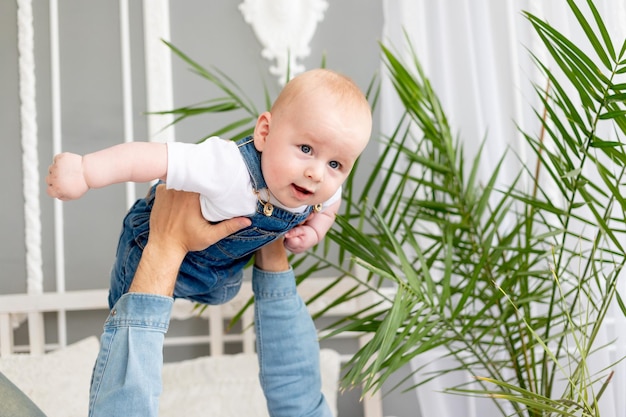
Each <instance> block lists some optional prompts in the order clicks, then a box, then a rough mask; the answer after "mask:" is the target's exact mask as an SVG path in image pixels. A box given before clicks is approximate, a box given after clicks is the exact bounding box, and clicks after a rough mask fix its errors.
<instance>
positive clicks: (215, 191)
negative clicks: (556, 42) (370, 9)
mask: <svg viewBox="0 0 626 417" xmlns="http://www.w3.org/2000/svg"><path fill="white" fill-rule="evenodd" d="M371 127H372V118H371V110H370V107H369V104H368V102H367V100H366V98H365V96H364V95H363V93H362V92H361V90H360V89H359V88H358V86H357V85H356V84H355V83H354V82H353V81H352V80H350V79H349V78H347V77H345V76H343V75H341V74H338V73H336V72H333V71H330V70H326V69H316V70H311V71H307V72H305V73H303V74H301V75H299V76H297V77H295V78H294V79H293V80H291V81H290V82H288V83H287V85H286V86H285V87H284V88H283V90H282V91H281V93H280V95H279V96H278V98H277V99H276V101H275V102H274V104H273V106H272V108H271V110H270V111H269V112H265V113H263V114H261V115H260V116H259V117H258V119H257V121H256V125H255V128H254V134H253V136H251V137H248V138H245V139H242V140H240V141H237V142H233V141H229V140H224V139H220V138H217V137H214V138H210V139H208V140H206V141H204V142H202V143H198V144H194V143H180V142H170V143H167V144H165V143H150V142H132V143H124V144H120V145H116V146H113V147H110V148H107V149H103V150H101V151H98V152H94V153H91V154H88V155H84V156H81V155H76V154H72V153H62V154H59V155H56V156H55V158H54V162H53V163H52V165H51V166H50V168H49V175H48V176H47V178H46V182H47V185H48V188H47V192H48V195H50V196H51V197H55V198H58V199H60V200H74V199H77V198H80V197H81V196H82V195H83V194H85V193H86V192H87V191H88V190H89V189H90V188H100V187H104V186H107V185H111V184H115V183H121V182H127V181H133V182H148V181H152V180H155V179H159V180H162V181H165V183H166V185H167V187H168V188H173V189H177V190H184V191H191V192H196V193H199V194H200V205H201V210H202V214H203V216H204V217H205V218H206V219H207V220H208V221H210V222H219V221H221V220H224V219H227V218H232V217H238V216H247V217H249V218H250V219H251V220H252V224H251V226H249V227H248V228H246V229H243V230H241V231H239V232H237V233H235V234H233V235H231V236H229V237H228V238H225V239H223V240H222V241H220V242H218V243H217V244H215V245H213V246H211V247H209V248H208V249H206V250H204V251H200V252H190V253H189V254H188V255H187V258H186V259H185V262H184V263H183V265H182V266H181V268H180V271H179V277H178V280H177V283H176V288H175V291H174V296H175V297H182V298H188V299H191V300H194V301H198V302H201V303H206V304H221V303H225V302H226V301H228V300H230V299H231V298H232V297H234V296H235V295H236V294H237V292H238V291H239V288H240V286H241V282H242V277H243V272H242V271H243V268H244V266H245V265H246V263H247V262H248V261H249V260H250V258H251V257H252V255H253V254H254V252H255V251H256V250H257V249H259V248H260V247H261V246H263V245H265V244H267V243H270V242H272V241H274V240H275V239H277V238H278V237H280V236H283V235H284V236H285V246H286V248H287V249H289V250H290V251H292V252H294V253H300V252H303V251H305V250H307V249H309V248H311V247H312V246H314V245H316V244H317V243H318V242H319V241H320V240H321V239H322V238H323V237H324V235H325V234H326V232H327V231H328V229H329V228H330V227H331V226H332V224H333V222H334V218H335V214H336V213H337V211H338V209H339V206H340V203H341V185H342V184H343V182H344V181H345V179H346V178H347V177H348V175H349V174H350V171H351V170H352V167H353V166H354V163H355V161H356V159H357V158H358V156H359V155H360V154H361V152H362V151H363V150H364V149H365V147H366V145H367V143H368V141H369V137H370V134H371ZM153 201H154V187H152V188H151V191H150V194H149V195H148V196H147V197H146V198H145V199H140V200H138V201H137V202H135V204H134V205H133V207H131V209H130V210H129V212H128V214H127V215H126V217H125V219H124V224H123V228H122V233H121V237H120V240H119V245H118V248H117V256H116V261H115V265H114V268H113V270H112V273H111V291H110V295H109V303H110V305H111V306H113V305H114V304H115V302H116V301H117V299H118V298H119V297H120V296H121V295H122V294H124V293H125V292H126V291H127V290H128V288H129V286H130V283H131V281H132V278H133V276H134V273H135V269H136V268H137V265H138V262H139V259H140V258H141V251H142V250H143V247H144V245H145V243H146V242H147V236H148V233H149V218H150V210H151V208H152V203H153Z"/></svg>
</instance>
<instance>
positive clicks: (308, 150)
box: [300, 145, 311, 153]
mask: <svg viewBox="0 0 626 417" xmlns="http://www.w3.org/2000/svg"><path fill="white" fill-rule="evenodd" d="M300 150H301V151H302V152H303V153H311V147H310V146H309V145H300Z"/></svg>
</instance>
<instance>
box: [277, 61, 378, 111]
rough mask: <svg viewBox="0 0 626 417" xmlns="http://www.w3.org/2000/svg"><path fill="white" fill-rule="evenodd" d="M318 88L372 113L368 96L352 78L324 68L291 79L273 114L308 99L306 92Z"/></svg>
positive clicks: (348, 105) (357, 108) (344, 102)
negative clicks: (297, 101) (298, 101)
mask: <svg viewBox="0 0 626 417" xmlns="http://www.w3.org/2000/svg"><path fill="white" fill-rule="evenodd" d="M316 89H324V90H326V93H327V94H328V95H329V97H332V98H334V99H336V100H337V102H338V103H341V104H342V105H344V106H346V108H352V110H354V111H367V112H368V113H371V109H370V106H369V103H368V101H367V98H366V97H365V95H364V94H363V92H362V91H361V89H360V88H359V87H358V86H357V85H356V83H355V82H354V81H353V80H352V79H350V78H349V77H347V76H345V75H343V74H340V73H338V72H335V71H332V70H329V69H324V68H319V69H313V70H309V71H306V72H303V73H302V74H300V75H298V76H296V77H294V78H293V79H292V80H291V81H289V82H288V83H287V84H286V85H285V87H284V88H283V90H282V91H281V92H280V94H279V95H278V97H277V98H276V101H274V104H273V105H272V109H271V110H270V112H271V113H272V114H275V113H277V112H280V111H282V110H283V109H285V108H288V106H289V105H290V104H292V103H293V102H294V101H296V100H298V99H300V98H305V99H306V93H307V92H311V91H314V90H316Z"/></svg>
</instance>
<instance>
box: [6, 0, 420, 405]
mask: <svg viewBox="0 0 626 417" xmlns="http://www.w3.org/2000/svg"><path fill="white" fill-rule="evenodd" d="M59 3H60V11H59V25H60V42H61V50H60V54H61V91H62V103H61V106H62V135H63V149H64V150H66V151H72V152H77V153H87V152H91V151H94V150H96V149H100V148H103V147H106V146H110V145H113V144H116V143H119V142H121V141H122V133H123V130H122V129H123V127H122V102H121V90H122V80H121V71H120V67H121V61H120V54H119V45H120V39H119V17H118V16H119V10H118V7H119V6H118V2H112V1H110V0H106V1H105V0H98V1H89V2H85V1H83V0H61V1H59ZM239 3H240V2H238V1H201V0H176V1H172V2H171V5H172V6H171V10H170V13H171V18H172V23H171V40H172V43H173V44H174V45H176V46H177V47H178V48H179V49H181V50H182V51H183V52H185V53H186V54H187V55H189V56H190V57H192V58H193V59H195V60H197V61H198V62H199V63H200V64H202V65H204V66H216V67H217V68H219V69H220V70H222V71H224V72H225V73H226V74H228V75H229V76H230V77H231V78H232V79H233V80H235V81H236V82H237V83H239V84H240V85H241V86H242V88H243V89H244V90H245V91H246V92H247V94H248V95H249V96H250V97H251V98H252V99H253V100H254V101H255V103H256V104H257V106H258V108H260V109H263V108H264V98H263V83H265V84H266V85H267V86H268V87H269V88H270V92H271V93H272V96H275V94H276V91H277V90H278V86H277V84H276V81H275V77H274V76H273V75H270V74H269V73H268V70H267V68H268V62H267V61H266V60H264V59H263V58H261V55H260V52H261V47H260V45H259V43H258V41H257V39H256V37H255V36H254V33H253V31H252V29H251V28H250V27H249V26H248V25H247V24H246V23H245V22H244V21H243V18H242V16H241V14H240V12H239V10H238V9H237V5H238V4H239ZM33 12H34V21H35V54H36V76H37V103H38V104H37V105H38V108H37V121H38V126H39V141H40V147H39V158H40V166H39V172H40V173H41V178H42V182H41V198H40V201H41V209H42V227H43V229H42V238H43V267H44V276H45V289H46V290H54V288H55V285H54V246H53V239H54V236H53V203H52V201H51V199H50V198H49V197H47V196H46V194H45V189H44V184H43V178H44V177H45V174H46V172H47V171H46V170H47V166H48V164H49V163H50V161H51V157H52V145H51V109H50V100H51V94H50V88H51V86H50V64H49V63H50V41H49V10H48V2H44V1H35V2H33ZM141 12H142V10H141V2H139V1H135V2H131V16H130V17H131V39H132V66H133V81H134V91H133V95H134V98H133V100H134V109H133V115H134V124H135V132H134V134H135V137H136V139H137V140H146V139H147V137H146V117H145V115H144V114H143V112H144V111H145V110H146V103H145V84H144V76H143V71H144V66H143V49H142V48H143V27H142V24H143V23H142V18H141ZM16 15H17V6H16V2H12V1H2V2H0V106H1V108H2V112H1V113H0V121H1V122H0V125H1V126H2V127H3V137H4V138H3V140H2V141H3V151H2V152H0V176H1V177H2V178H4V179H5V186H4V192H3V197H2V200H3V201H2V205H1V208H0V210H1V214H2V215H0V230H1V233H2V237H3V239H1V240H0V268H1V272H0V277H1V279H0V293H19V292H24V291H25V280H26V269H25V253H24V252H25V250H24V247H25V242H24V214H23V197H22V182H21V177H22V174H21V173H22V163H21V143H20V122H19V96H18V61H17V59H18V57H17V48H16V45H17V23H16V21H17V19H16ZM382 20H383V16H382V4H381V2H380V1H373V0H367V1H363V0H342V1H334V2H331V4H330V7H329V8H328V10H327V11H326V14H325V19H324V21H323V22H321V23H320V24H319V25H318V29H317V32H316V34H315V37H314V39H313V41H312V43H311V50H312V52H311V55H310V57H308V58H307V59H306V60H304V64H305V65H306V67H307V68H314V67H317V66H319V65H320V63H321V61H322V57H323V56H324V55H325V56H326V62H327V67H329V68H332V69H335V70H338V71H341V72H344V73H346V74H348V75H349V76H351V77H352V78H354V79H355V81H356V82H357V83H358V84H359V85H360V86H361V87H362V88H363V89H365V88H366V87H367V86H368V83H369V82H370V80H371V77H372V76H373V74H374V73H376V72H377V71H378V69H379V65H380V64H379V62H380V61H379V49H378V44H377V42H378V41H379V40H380V35H381V29H382V23H383V21H382ZM164 48H165V46H164ZM173 73H174V83H175V85H174V91H175V98H174V99H175V106H182V105H189V104H194V103H197V102H200V101H203V100H206V99H207V98H209V97H211V96H212V95H213V94H215V89H214V88H212V86H210V85H209V84H208V83H207V82H206V81H204V80H202V79H200V78H199V77H197V76H196V75H194V74H192V73H191V72H190V71H189V70H188V68H187V65H186V64H185V63H183V62H182V61H181V60H179V59H178V58H174V59H173ZM226 120H228V119H227V118H224V117H220V118H218V117H215V116H211V117H197V118H194V119H192V120H189V121H187V122H184V123H181V124H178V125H177V126H176V137H177V140H179V141H186V142H193V141H196V140H198V139H199V138H201V137H202V136H203V135H204V134H206V132H208V131H212V130H213V129H215V128H217V127H220V126H223V125H224V123H225V121H226ZM373 158H375V149H374V146H371V145H370V147H369V148H368V150H367V151H366V152H365V155H364V157H363V159H364V160H365V161H367V160H372V159H373ZM143 189H145V186H142V187H140V188H139V190H138V192H139V193H142V192H143ZM125 210H126V203H125V200H124V186H122V185H115V186H112V187H108V188H106V189H101V190H97V191H92V192H89V193H88V194H87V195H86V196H85V197H83V198H82V199H80V200H78V201H73V202H68V203H64V211H65V238H66V249H65V250H66V273H67V289H68V290H79V289H91V288H103V287H106V286H107V285H108V273H109V268H110V264H111V260H112V257H113V253H114V250H115V245H116V240H117V235H118V232H119V228H120V224H121V219H122V217H123V215H124V212H125ZM69 318H70V320H71V324H70V329H69V332H70V338H71V339H72V340H78V339H80V338H83V337H85V336H87V335H91V334H99V332H100V329H101V325H102V321H103V319H104V317H103V316H102V314H99V313H93V314H91V313H90V314H89V315H87V314H80V315H70V317H69ZM48 319H49V320H52V319H54V317H49V318H48ZM51 327H52V329H51V330H50V331H51V332H54V329H53V326H51ZM173 331H181V330H176V329H174V330H173ZM166 354H167V352H166ZM187 354H189V352H183V353H180V352H172V353H170V355H169V357H170V359H178V358H179V356H181V355H182V356H185V355H187ZM410 397H411V398H413V396H412V395H411V396H410ZM408 400H409V399H408V398H407V395H404V396H401V395H400V394H394V395H392V396H390V397H389V398H388V400H387V401H386V402H387V407H386V408H387V410H388V411H387V414H392V413H393V414H395V415H397V416H404V415H406V416H408V415H415V413H413V412H407V411H406V410H415V406H413V405H411V404H409V403H407V401H408ZM356 401H357V398H356V397H355V395H345V396H343V397H342V399H341V400H340V408H341V410H340V413H341V415H342V416H346V417H348V416H352V415H359V414H358V411H356V410H358V409H359V408H360V407H359V406H358V405H356V404H355V403H356ZM405 403H406V404H405ZM402 410H405V411H402Z"/></svg>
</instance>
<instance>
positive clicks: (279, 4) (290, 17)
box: [239, 0, 328, 85]
mask: <svg viewBox="0 0 626 417" xmlns="http://www.w3.org/2000/svg"><path fill="white" fill-rule="evenodd" d="M327 8H328V2H327V1H326V0H244V1H243V2H242V3H241V4H240V5H239V10H240V11H241V13H242V14H243V17H244V19H245V21H246V23H248V24H249V25H250V26H252V29H253V30H254V33H255V35H256V37H257V38H258V40H259V42H260V43H261V45H262V46H263V50H262V51H261V55H262V56H263V57H264V58H266V59H268V60H270V61H273V62H274V65H271V66H270V69H269V70H270V73H271V74H273V75H275V76H276V77H277V78H278V82H279V83H280V84H281V85H284V84H285V82H286V81H287V77H288V76H289V78H293V77H294V76H295V75H297V74H299V73H301V72H303V71H304V70H305V68H304V65H302V64H301V63H299V62H298V60H299V59H302V58H306V57H307V56H309V54H310V53H311V49H310V48H309V43H310V42H311V39H312V38H313V35H314V34H315V30H316V28H317V23H318V22H321V21H322V20H324V12H325V11H326V9H327Z"/></svg>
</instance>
